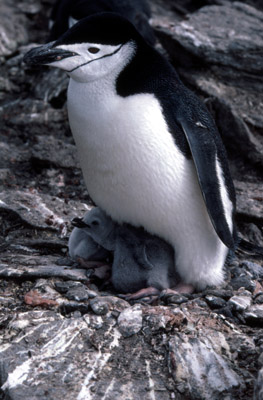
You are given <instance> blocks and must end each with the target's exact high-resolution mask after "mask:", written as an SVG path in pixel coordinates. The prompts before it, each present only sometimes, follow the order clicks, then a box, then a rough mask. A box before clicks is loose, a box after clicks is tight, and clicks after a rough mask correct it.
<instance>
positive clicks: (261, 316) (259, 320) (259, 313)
mask: <svg viewBox="0 0 263 400" xmlns="http://www.w3.org/2000/svg"><path fill="white" fill-rule="evenodd" d="M243 317H244V318H245V320H246V322H247V324H248V325H252V326H260V327H263V304H254V305H252V306H251V307H249V308H248V309H247V310H246V311H245V312H244V313H243Z"/></svg>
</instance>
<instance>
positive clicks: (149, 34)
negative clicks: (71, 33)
mask: <svg viewBox="0 0 263 400" xmlns="http://www.w3.org/2000/svg"><path fill="white" fill-rule="evenodd" d="M105 11H106V12H115V13H117V14H120V15H122V16H123V17H125V18H127V19H128V20H129V21H131V22H132V23H133V24H134V25H135V26H136V28H137V30H138V31H139V32H140V33H141V35H142V36H143V37H144V38H145V40H146V41H147V42H148V43H149V44H151V45H154V43H155V36H154V33H153V29H152V28H151V26H150V24H149V19H150V18H151V9H150V6H149V4H148V3H147V1H146V0H57V1H56V3H55V4H54V6H53V8H52V12H51V18H50V36H49V40H50V41H52V40H56V39H58V38H59V37H60V36H61V35H62V34H63V33H65V32H66V31H67V30H68V29H69V28H71V27H72V26H73V25H74V24H75V23H77V22H78V21H79V20H81V19H82V18H85V17H88V16H90V15H92V14H96V13H100V12H105Z"/></svg>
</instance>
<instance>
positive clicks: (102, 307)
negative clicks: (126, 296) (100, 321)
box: [90, 296, 129, 315]
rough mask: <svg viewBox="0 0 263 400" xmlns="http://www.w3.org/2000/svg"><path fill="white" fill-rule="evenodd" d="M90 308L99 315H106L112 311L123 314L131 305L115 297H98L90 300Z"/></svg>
mask: <svg viewBox="0 0 263 400" xmlns="http://www.w3.org/2000/svg"><path fill="white" fill-rule="evenodd" d="M90 307H91V309H92V311H93V312H94V313H95V314H97V315H105V314H107V313H108V312H109V311H110V310H117V311H119V312H121V311H122V310H125V309H126V308H128V307H129V303H128V302H127V301H125V300H123V299H119V298H118V297H114V296H97V297H95V298H94V299H91V300H90Z"/></svg>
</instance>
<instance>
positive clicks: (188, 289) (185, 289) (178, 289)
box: [162, 283, 195, 295]
mask: <svg viewBox="0 0 263 400" xmlns="http://www.w3.org/2000/svg"><path fill="white" fill-rule="evenodd" d="M194 290H195V288H194V287H193V285H191V284H186V283H178V285H176V286H175V287H174V288H171V289H164V290H163V291H162V294H171V295H173V294H178V293H186V294H191V293H193V292H194Z"/></svg>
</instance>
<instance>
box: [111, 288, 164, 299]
mask: <svg viewBox="0 0 263 400" xmlns="http://www.w3.org/2000/svg"><path fill="white" fill-rule="evenodd" d="M160 293H161V292H160V290H159V289H157V288H155V287H153V286H150V287H147V288H144V289H140V290H138V291H137V292H134V293H127V294H118V296H119V297H121V298H122V299H124V300H126V301H130V300H143V301H144V302H146V303H152V302H153V301H154V300H157V299H158V297H159V295H160Z"/></svg>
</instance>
